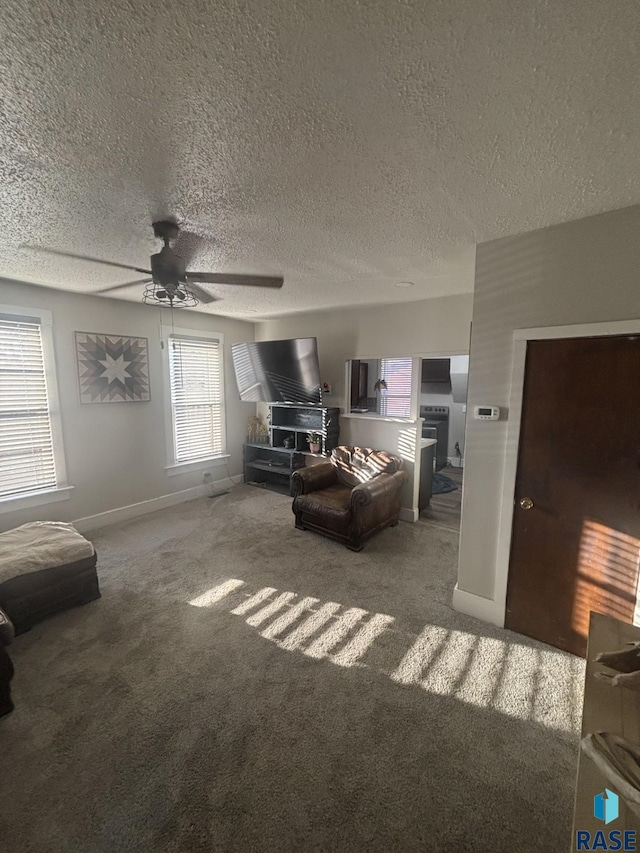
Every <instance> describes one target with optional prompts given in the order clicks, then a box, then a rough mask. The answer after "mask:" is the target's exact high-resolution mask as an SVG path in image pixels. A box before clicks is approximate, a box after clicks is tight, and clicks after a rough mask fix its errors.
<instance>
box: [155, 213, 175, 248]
mask: <svg viewBox="0 0 640 853" xmlns="http://www.w3.org/2000/svg"><path fill="white" fill-rule="evenodd" d="M153 233H154V234H155V235H156V237H158V239H160V240H163V241H164V244H165V246H168V245H169V241H170V240H175V238H176V237H177V236H178V234H179V233H180V226H179V225H177V224H176V223H175V222H171V221H170V220H168V219H161V220H159V221H158V222H154V223H153Z"/></svg>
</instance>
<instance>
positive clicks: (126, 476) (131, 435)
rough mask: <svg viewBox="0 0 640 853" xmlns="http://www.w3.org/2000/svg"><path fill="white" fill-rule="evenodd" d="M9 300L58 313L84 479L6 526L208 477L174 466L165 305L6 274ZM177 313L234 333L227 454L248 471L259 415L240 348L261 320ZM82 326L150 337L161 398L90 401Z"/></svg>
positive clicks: (80, 512)
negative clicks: (81, 388)
mask: <svg viewBox="0 0 640 853" xmlns="http://www.w3.org/2000/svg"><path fill="white" fill-rule="evenodd" d="M0 303H3V304H8V305H16V306H24V307H27V308H31V307H33V308H44V309H47V310H49V311H51V312H52V313H53V336H54V347H55V356H56V368H57V377H58V387H59V392H60V406H61V411H62V427H63V438H64V447H65V457H66V462H67V474H68V480H69V483H70V484H71V485H72V486H74V489H73V491H72V492H71V498H70V500H67V501H62V502H56V503H53V504H47V505H46V506H41V507H34V508H32V509H22V510H18V511H15V512H10V513H2V514H1V515H0V529H3V530H7V529H9V528H11V527H15V526H17V525H19V524H23V523H25V522H26V521H32V520H35V519H43V518H47V519H54V520H61V521H71V520H74V519H77V518H85V517H87V516H92V515H95V514H98V513H102V512H106V511H108V510H113V509H116V508H118V507H123V506H128V505H130V504H133V503H138V502H140V501H147V500H151V499H153V498H158V497H160V496H162V495H167V494H170V493H174V492H180V491H182V490H184V489H189V488H191V487H194V486H198V485H200V484H202V474H203V471H202V470H199V471H195V472H189V473H182V474H179V475H177V476H172V477H170V476H168V475H167V472H166V471H165V465H166V464H167V459H166V448H165V422H164V408H163V400H164V388H163V382H162V361H161V350H160V338H159V322H160V321H159V310H158V309H157V308H153V307H151V306H147V305H142V304H140V305H138V304H136V303H131V302H124V301H121V300H115V299H106V298H101V297H96V296H79V295H76V294H72V293H64V292H61V291H57V290H50V289H46V288H40V287H33V286H30V285H26V284H19V283H14V282H8V281H6V280H0ZM174 316H175V322H176V325H179V326H181V327H187V328H190V329H194V330H206V331H218V332H222V333H223V334H224V344H225V352H224V358H225V387H226V401H227V406H226V431H227V452H228V453H230V455H231V458H230V459H229V460H228V466H229V471H230V473H231V474H232V475H234V476H235V475H239V474H241V472H242V443H243V441H244V439H245V435H246V424H247V419H248V418H249V417H250V416H251V415H252V414H254V413H255V405H253V404H250V403H241V402H240V400H239V399H238V392H237V389H236V383H235V377H234V374H233V365H232V362H231V352H230V347H231V344H232V343H235V342H237V341H247V340H253V339H254V326H253V324H252V323H243V322H239V321H235V320H228V319H226V318H222V317H213V316H210V315H206V314H203V313H198V312H195V311H186V310H182V311H179V310H177V311H175V312H174ZM163 317H164V320H163V323H165V324H169V325H170V314H169V312H168V311H167V310H166V309H164V310H163ZM74 331H82V332H105V333H111V334H115V335H132V336H141V337H146V338H148V342H149V373H150V382H151V400H150V401H149V402H141V403H104V404H97V403H94V404H81V403H80V401H79V397H78V385H77V373H76V362H75V355H74V338H73V333H74ZM210 470H211V473H212V475H213V480H214V481H215V480H222V479H225V478H226V477H227V468H226V467H225V466H222V467H212V468H211V469H210Z"/></svg>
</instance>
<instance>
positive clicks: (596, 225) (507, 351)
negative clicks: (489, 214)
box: [458, 206, 640, 616]
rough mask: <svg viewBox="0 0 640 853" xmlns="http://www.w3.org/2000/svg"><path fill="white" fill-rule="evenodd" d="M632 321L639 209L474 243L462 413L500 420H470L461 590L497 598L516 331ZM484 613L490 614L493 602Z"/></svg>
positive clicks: (637, 290)
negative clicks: (500, 413)
mask: <svg viewBox="0 0 640 853" xmlns="http://www.w3.org/2000/svg"><path fill="white" fill-rule="evenodd" d="M638 317H640V206H634V207H629V208H625V209H623V210H617V211H612V212H610V213H605V214H602V215H599V216H592V217H589V218H586V219H580V220H577V221H575V222H568V223H565V224H562V225H557V226H553V227H551V228H545V229H542V230H540V231H534V232H531V233H529V234H524V235H522V236H519V237H507V238H504V239H502V240H495V241H492V242H490V243H484V244H482V245H480V246H478V248H477V252H476V281H475V293H474V304H473V336H472V341H471V353H470V360H469V392H468V407H469V408H468V411H469V412H471V411H472V410H473V406H474V405H479V404H492V405H497V406H500V407H502V408H503V409H504V410H505V416H504V417H503V418H502V419H501V420H500V421H498V422H491V421H475V420H473V418H472V417H471V416H470V417H469V419H468V421H467V432H466V447H465V487H464V494H463V504H462V529H461V540H460V563H459V574H458V587H459V589H460V590H462V591H463V593H464V592H468V593H471V594H473V595H475V596H481V597H483V598H485V599H489V600H493V599H494V595H495V581H496V546H497V540H498V529H499V524H500V497H501V490H502V477H503V467H504V458H505V449H506V434H507V420H508V412H507V411H506V410H507V407H508V403H509V393H510V385H511V366H512V355H513V332H514V330H515V329H522V328H535V327H544V326H561V325H574V324H582V323H595V322H603V321H613V320H628V319H637V318H638ZM463 598H464V595H463ZM479 606H480V604H479ZM501 607H502V605H501ZM485 612H486V613H487V614H488V615H490V616H491V615H492V614H493V616H495V615H496V614H495V612H494V611H492V610H491V602H490V601H489V602H487V603H486V609H485ZM502 613H503V609H502ZM498 615H500V614H498Z"/></svg>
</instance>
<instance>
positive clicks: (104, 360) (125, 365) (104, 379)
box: [75, 332, 151, 403]
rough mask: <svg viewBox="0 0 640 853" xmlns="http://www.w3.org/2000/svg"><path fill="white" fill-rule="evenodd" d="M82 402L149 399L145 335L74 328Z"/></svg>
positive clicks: (140, 400) (116, 401) (147, 357)
mask: <svg viewBox="0 0 640 853" xmlns="http://www.w3.org/2000/svg"><path fill="white" fill-rule="evenodd" d="M75 343H76V361H77V364H78V386H79V389H80V402H81V403H132V402H143V401H145V400H150V399H151V394H150V392H149V353H148V346H147V339H146V338H129V337H125V336H124V335H99V334H96V333H94V332H75Z"/></svg>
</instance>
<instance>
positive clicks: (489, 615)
mask: <svg viewBox="0 0 640 853" xmlns="http://www.w3.org/2000/svg"><path fill="white" fill-rule="evenodd" d="M453 607H454V609H455V610H459V611H460V613H466V614H467V616H475V618H476V619H482V621H483V622H490V623H491V624H492V625H497V626H498V627H499V628H503V627H504V607H501V606H500V605H499V604H498V603H497V602H496V601H494V600H493V599H492V598H484V597H483V596H482V595H475V594H474V593H473V592H466V590H464V589H460V588H459V587H458V584H456V585H455V587H454V590H453Z"/></svg>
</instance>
